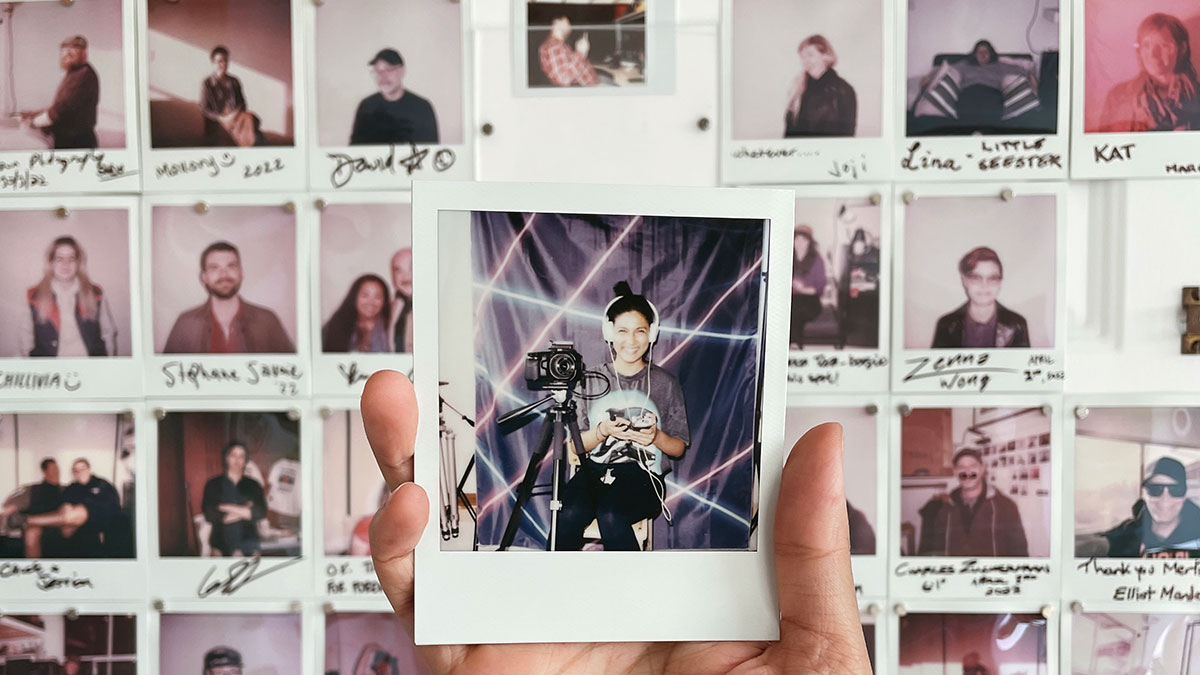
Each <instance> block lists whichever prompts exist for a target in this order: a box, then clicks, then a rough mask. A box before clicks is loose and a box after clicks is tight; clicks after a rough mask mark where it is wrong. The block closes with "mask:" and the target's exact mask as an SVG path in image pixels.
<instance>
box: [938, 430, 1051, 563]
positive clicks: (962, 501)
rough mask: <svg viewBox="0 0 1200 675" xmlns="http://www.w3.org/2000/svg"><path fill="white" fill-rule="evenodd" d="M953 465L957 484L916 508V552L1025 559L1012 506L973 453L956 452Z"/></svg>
mask: <svg viewBox="0 0 1200 675" xmlns="http://www.w3.org/2000/svg"><path fill="white" fill-rule="evenodd" d="M953 465H954V476H955V478H957V479H958V487H957V488H955V489H954V490H953V491H951V492H950V494H948V495H947V494H940V495H936V496H934V497H933V498H932V499H930V500H929V501H928V502H926V503H925V505H924V506H922V507H921V510H920V514H921V540H920V543H919V544H918V546H917V555H928V556H966V557H1007V558H1026V557H1029V543H1028V541H1027V540H1026V538H1025V528H1024V526H1023V525H1022V524H1021V513H1020V511H1019V510H1018V509H1017V504H1016V502H1014V501H1013V500H1011V499H1009V498H1008V497H1006V496H1004V495H1002V494H1000V492H999V491H997V490H996V488H995V486H993V485H990V484H989V483H988V479H987V467H986V465H985V464H984V462H983V456H982V455H981V454H980V453H979V451H978V450H975V449H974V448H963V449H961V450H959V451H958V452H956V453H955V454H954V461H953Z"/></svg>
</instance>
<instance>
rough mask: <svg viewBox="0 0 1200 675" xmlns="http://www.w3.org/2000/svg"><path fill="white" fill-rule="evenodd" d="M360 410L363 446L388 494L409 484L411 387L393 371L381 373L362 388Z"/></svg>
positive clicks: (413, 435) (413, 433) (413, 425)
mask: <svg viewBox="0 0 1200 675" xmlns="http://www.w3.org/2000/svg"><path fill="white" fill-rule="evenodd" d="M361 407H362V418H363V427H364V429H366V432H367V442H368V443H370V444H371V451H372V452H374V453H375V463H376V464H378V465H379V471H380V472H382V473H383V479H384V480H385V481H387V486H388V490H389V491H391V490H395V489H396V487H397V486H399V485H402V484H404V483H410V482H412V479H413V449H414V447H416V442H417V395H416V393H415V392H414V391H413V386H412V383H411V382H409V381H408V378H407V377H405V376H404V375H402V374H400V373H398V372H396V371H394V370H381V371H379V372H377V373H375V374H374V375H372V376H371V377H370V379H368V380H367V384H366V386H364V387H363V394H362V406H361Z"/></svg>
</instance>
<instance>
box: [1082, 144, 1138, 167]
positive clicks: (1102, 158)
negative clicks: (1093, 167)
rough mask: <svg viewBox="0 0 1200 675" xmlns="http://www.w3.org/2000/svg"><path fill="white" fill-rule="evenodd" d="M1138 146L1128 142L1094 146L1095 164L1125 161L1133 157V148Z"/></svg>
mask: <svg viewBox="0 0 1200 675" xmlns="http://www.w3.org/2000/svg"><path fill="white" fill-rule="evenodd" d="M1135 147H1137V144H1135V143H1126V144H1125V145H1109V144H1108V143H1105V144H1103V145H1093V146H1092V162H1093V163H1095V164H1109V163H1112V162H1124V161H1126V160H1130V159H1133V149H1134V148H1135Z"/></svg>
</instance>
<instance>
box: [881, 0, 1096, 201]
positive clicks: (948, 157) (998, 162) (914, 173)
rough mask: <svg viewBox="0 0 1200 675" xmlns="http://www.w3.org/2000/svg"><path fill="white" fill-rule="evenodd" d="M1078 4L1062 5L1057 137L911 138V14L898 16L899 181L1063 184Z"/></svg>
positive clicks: (1070, 0) (1065, 2) (1070, 1)
mask: <svg viewBox="0 0 1200 675" xmlns="http://www.w3.org/2000/svg"><path fill="white" fill-rule="evenodd" d="M1075 2H1076V0H1059V2H1058V12H1059V14H1058V55H1059V57H1058V110H1057V111H1056V112H1057V118H1056V130H1055V133H1053V134H1011V135H987V136H981V135H975V134H973V135H969V136H909V135H908V107H907V101H908V12H906V11H898V12H896V34H897V35H898V36H899V39H897V40H896V51H895V60H896V64H897V67H896V87H897V88H896V103H897V105H896V107H895V108H894V110H895V116H896V118H895V119H896V130H897V131H896V154H895V161H896V174H895V176H896V180H902V181H921V180H930V181H958V180H989V181H996V180H1005V181H1011V180H1065V179H1066V178H1067V171H1068V166H1067V164H1068V159H1069V158H1068V155H1067V151H1068V150H1069V149H1070V142H1069V138H1070V131H1069V126H1068V125H1069V124H1070V121H1071V116H1070V108H1071V72H1070V71H1071V59H1070V58H1069V56H1070V55H1071V53H1072V51H1071V13H1072V10H1073V9H1074V5H1075ZM964 47H965V45H964ZM1076 63H1078V61H1077V62H1076Z"/></svg>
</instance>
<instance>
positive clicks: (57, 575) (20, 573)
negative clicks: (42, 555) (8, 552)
mask: <svg viewBox="0 0 1200 675" xmlns="http://www.w3.org/2000/svg"><path fill="white" fill-rule="evenodd" d="M0 579H29V580H31V581H32V582H33V586H34V588H36V589H38V590H39V591H53V590H58V589H78V588H95V586H93V585H92V580H91V578H89V577H85V576H80V575H79V574H78V573H77V572H76V571H75V570H64V569H63V568H62V567H60V566H59V565H58V564H55V563H43V562H41V561H36V560H35V561H32V562H27V563H11V562H6V563H2V564H0Z"/></svg>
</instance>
